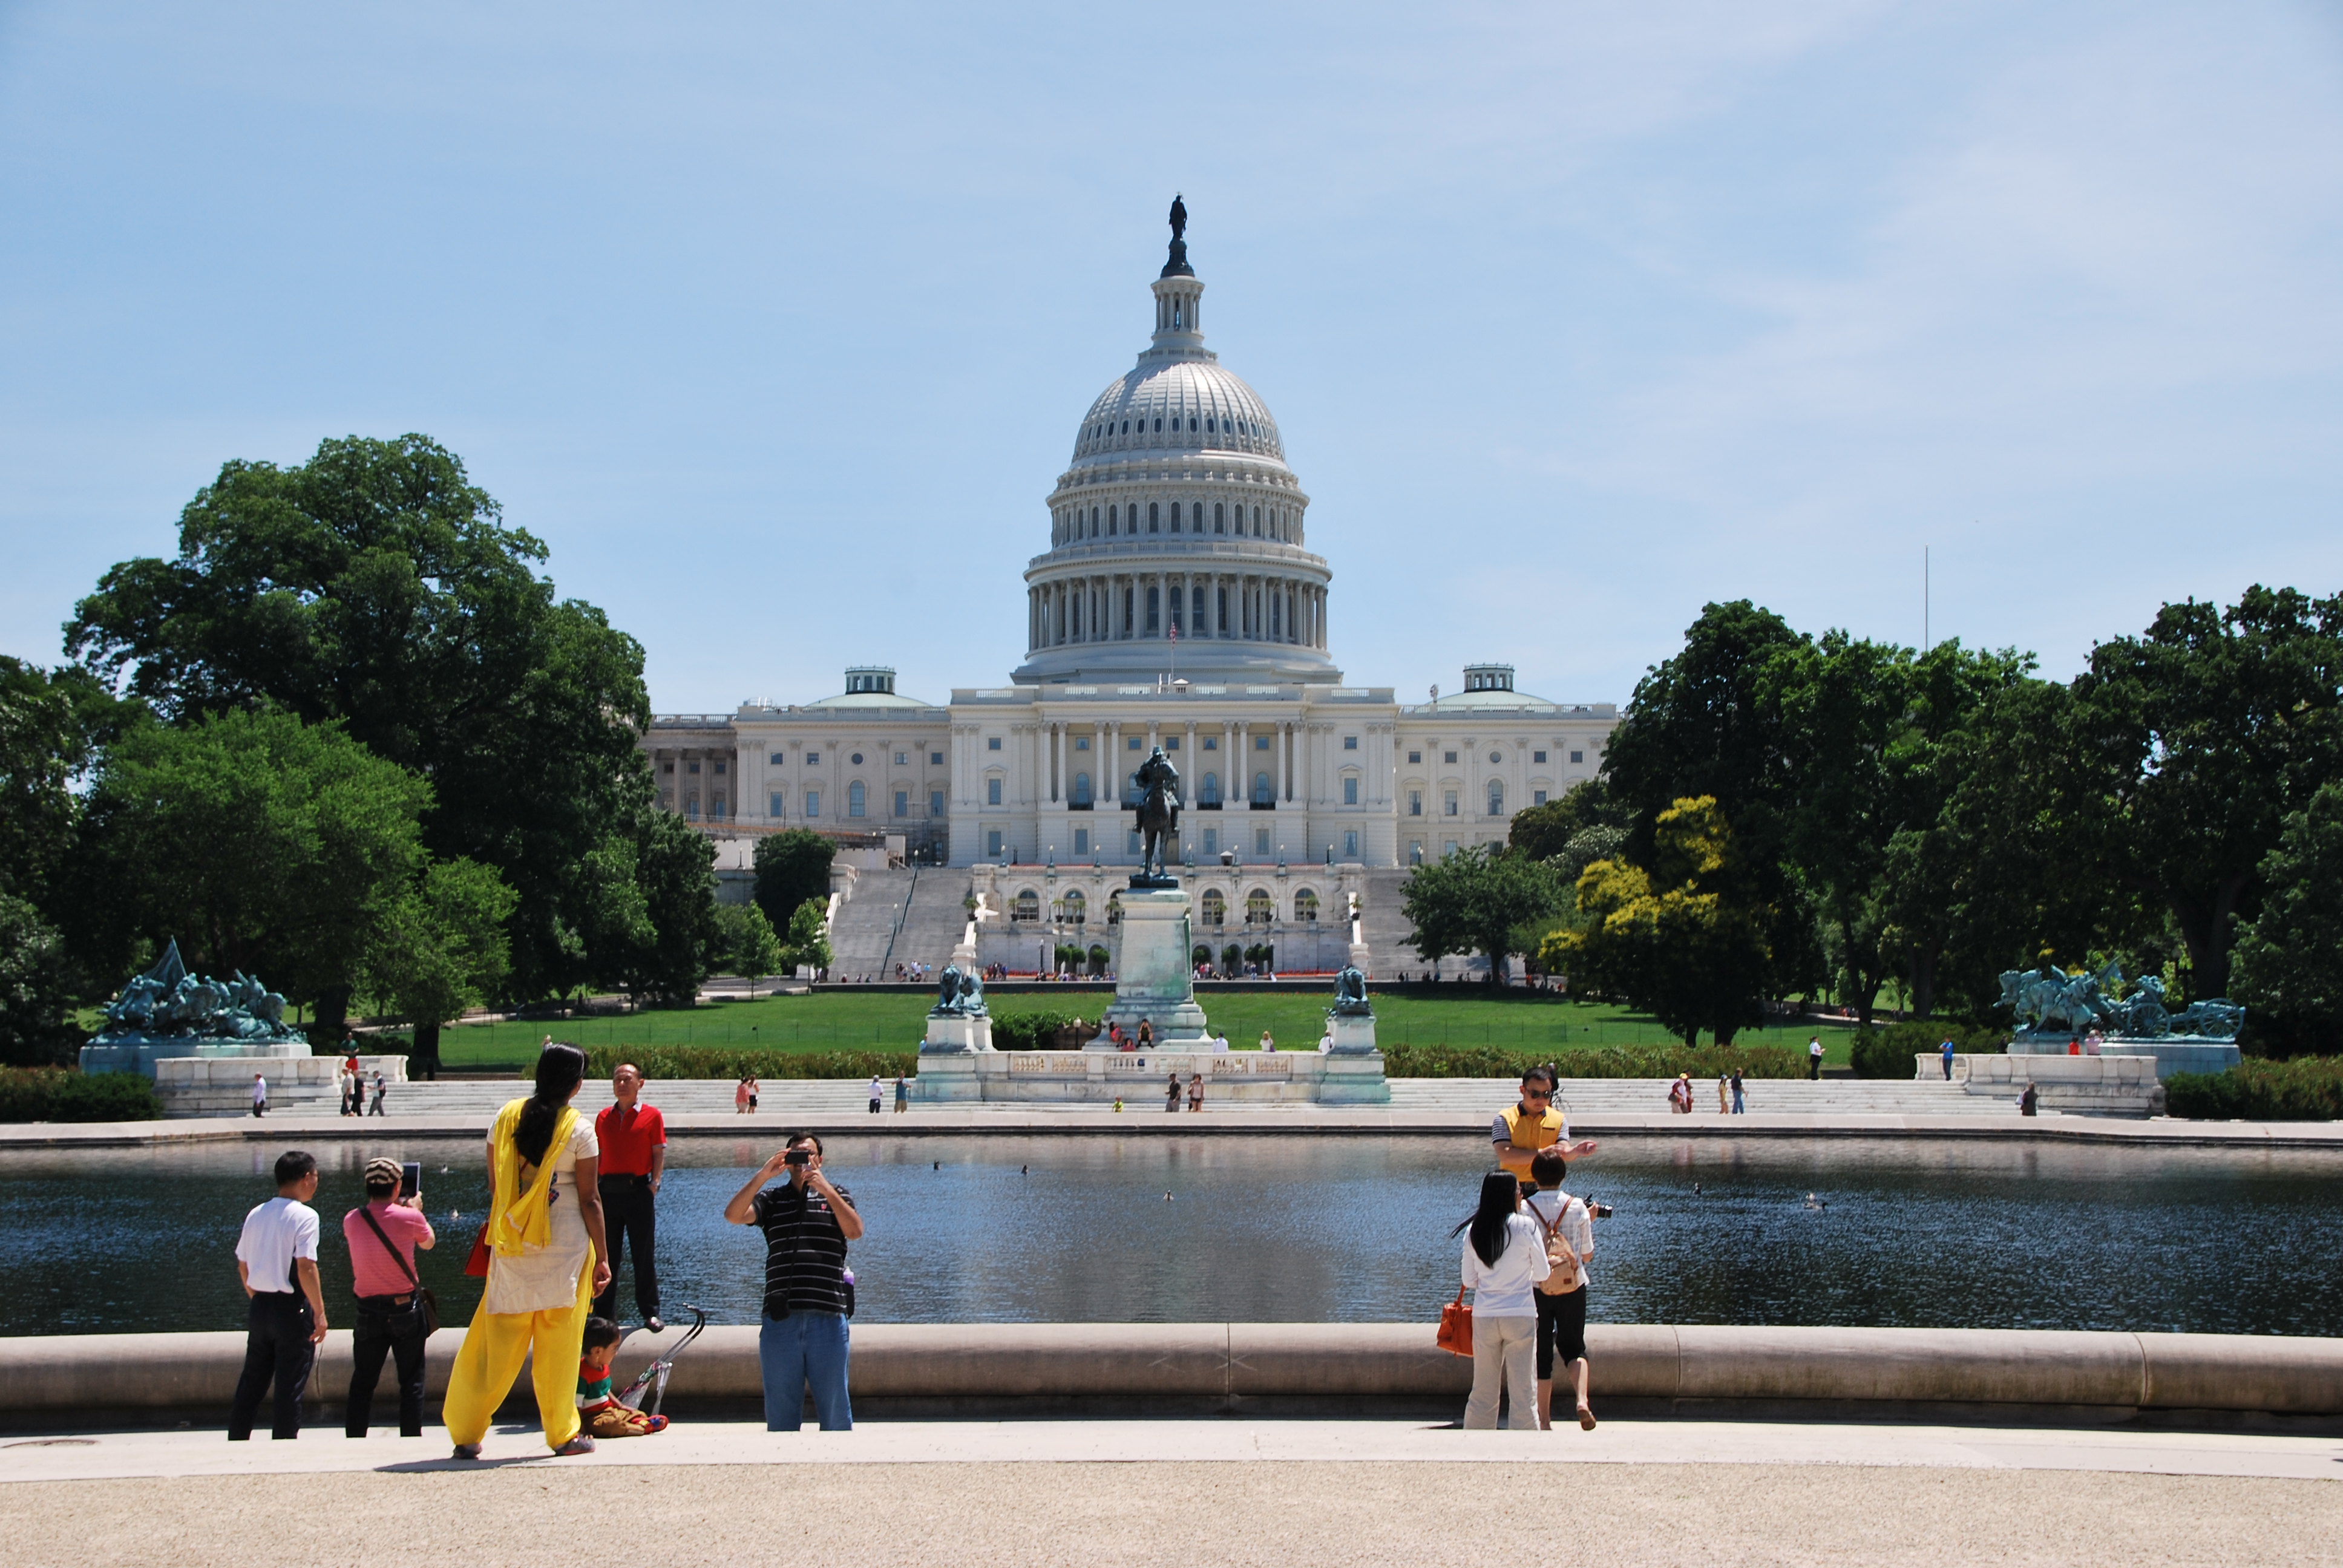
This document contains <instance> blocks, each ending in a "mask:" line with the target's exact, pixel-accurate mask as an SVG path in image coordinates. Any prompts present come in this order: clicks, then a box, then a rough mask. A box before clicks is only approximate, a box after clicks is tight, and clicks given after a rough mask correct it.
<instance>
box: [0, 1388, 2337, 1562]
mask: <svg viewBox="0 0 2343 1568" xmlns="http://www.w3.org/2000/svg"><path fill="white" fill-rule="evenodd" d="M35 1441H37V1440H35ZM446 1452H447V1450H446V1445H445V1439H444V1436H443V1435H442V1434H441V1433H439V1432H436V1431H435V1432H432V1433H431V1435H429V1436H427V1437H425V1438H420V1439H416V1440H413V1441H403V1440H400V1439H397V1438H391V1437H374V1438H369V1439H367V1440H365V1441H363V1442H350V1441H348V1440H347V1439H344V1438H342V1437H341V1436H340V1435H339V1434H338V1433H337V1432H317V1433H313V1434H311V1435H309V1436H307V1437H305V1438H303V1439H302V1440H301V1441H299V1442H291V1443H271V1442H265V1441H264V1442H252V1443H250V1444H237V1445H235V1446H234V1447H231V1446H230V1445H229V1444H228V1443H227V1442H226V1441H224V1440H223V1439H222V1438H221V1436H220V1435H219V1434H218V1433H217V1432H200V1433H198V1432H185V1433H172V1434H139V1435H126V1436H121V1437H103V1438H99V1439H97V1440H96V1441H95V1442H88V1443H87V1444H86V1445H77V1446H69V1447H55V1446H23V1445H21V1444H12V1445H7V1446H0V1480H5V1481H6V1482H9V1483H12V1484H9V1485H7V1486H6V1487H5V1492H0V1495H5V1497H6V1498H7V1501H8V1502H9V1503H11V1504H12V1505H13V1508H12V1518H11V1521H10V1526H9V1559H10V1561H11V1562H12V1563H22V1564H25V1565H26V1568H48V1565H50V1564H59V1565H63V1564H71V1565H73V1568H91V1565H94V1564H107V1563H157V1562H168V1563H174V1564H175V1565H179V1568H210V1565H212V1564H223V1565H225V1564H236V1568H246V1565H248V1564H250V1563H253V1562H254V1561H255V1560H256V1558H266V1560H271V1561H286V1562H297V1563H366V1564H368V1565H369V1568H380V1565H386V1564H390V1565H403V1564H407V1563H414V1564H417V1565H422V1564H430V1565H433V1568H438V1565H440V1564H445V1563H566V1562H593V1561H600V1560H603V1559H606V1558H613V1557H615V1558H617V1559H618V1560H622V1561H628V1560H636V1559H641V1560H648V1561H652V1562H659V1563H670V1562H673V1563H756V1564H758V1565H759V1568H765V1565H768V1564H769V1563H772V1562H773V1561H774V1560H775V1559H776V1558H777V1557H782V1556H786V1557H788V1558H790V1559H793V1560H798V1561H805V1562H811V1563H821V1564H823V1565H824V1568H831V1565H837V1568H861V1565H863V1564H866V1563H867V1564H874V1565H876V1564H887V1565H889V1568H893V1565H896V1564H900V1563H902V1562H904V1561H905V1560H906V1559H907V1558H910V1559H932V1558H941V1559H943V1560H946V1561H949V1562H950V1563H952V1564H954V1565H955V1568H969V1565H982V1568H991V1565H992V1564H1003V1565H1007V1564H1015V1565H1018V1568H1026V1565H1029V1564H1060V1563H1063V1564H1070V1565H1071V1564H1080V1565H1081V1568H1123V1565H1125V1564H1130V1565H1131V1568H1140V1565H1141V1564H1144V1565H1147V1568H1154V1565H1156V1564H1160V1563H1164V1562H1166V1561H1175V1562H1180V1563H1197V1564H1205V1563H1212V1564H1218V1563H1231V1564H1247V1565H1251V1564H1256V1563H1257V1564H1263V1565H1274V1568H1292V1565H1293V1564H1295V1563H1312V1564H1328V1565H1339V1568H1347V1565H1350V1564H1359V1563H1407V1564H1412V1565H1413V1564H1427V1563H1437V1564H1449V1563H1454V1564H1460V1565H1462V1564H1468V1563H1483V1562H1487V1561H1489V1560H1490V1558H1491V1557H1492V1555H1493V1553H1502V1554H1508V1555H1510V1554H1521V1555H1525V1556H1529V1557H1532V1558H1537V1557H1539V1556H1541V1555H1544V1554H1548V1552H1547V1549H1548V1548H1549V1547H1553V1546H1554V1545H1555V1543H1565V1545H1566V1552H1565V1556H1566V1559H1567V1560H1569V1561H1574V1562H1592V1563H1605V1564H1641V1563H1701V1564H1712V1563H1834V1564H1835V1563H1846V1564H1850V1565H1853V1564H1863V1565H1865V1568H1872V1565H1877V1564H1896V1565H1899V1568H1900V1565H1902V1564H1914V1565H1926V1568H1944V1565H1945V1564H1946V1563H1965V1562H1980V1561H1984V1562H2003V1563H2057V1564H2075V1565H2088V1568H2096V1565H2097V1564H2100V1563H2107V1564H2121V1565H2123V1568H2132V1565H2134V1564H2137V1563H2257V1564H2270V1563H2331V1562H2333V1561H2334V1543H2335V1541H2336V1540H2337V1538H2338V1533H2343V1487H2338V1486H2336V1485H2334V1484H2332V1482H2333V1481H2334V1480H2335V1479H2336V1478H2337V1476H2338V1473H2343V1464H2338V1455H2343V1445H2338V1443H2337V1442H2335V1441H2333V1440H2331V1439H2318V1440H2313V1439H2296V1438H2273V1437H2262V1436H2218V1437H2206V1436H2202V1435H2184V1434H2172V1435H2169V1436H2160V1435H2157V1434H2143V1433H2108V1432H2043V1431H2024V1432H1999V1431H1989V1430H1976V1429H1966V1428H1956V1429H1948V1428H1936V1427H1874V1426H1863V1427H1830V1426H1820V1427H1815V1426H1779V1425H1762V1424H1747V1425H1744V1424H1736V1423H1724V1424H1709V1423H1696V1422H1658V1423H1650V1424H1638V1423H1630V1422H1614V1423H1609V1424H1606V1425H1604V1427H1603V1428H1601V1429H1600V1430H1598V1431H1597V1432H1592V1433H1584V1432H1577V1431H1575V1430H1569V1431H1564V1432H1552V1433H1539V1432H1455V1431H1450V1430H1442V1429H1436V1428H1429V1429H1428V1428H1423V1427H1418V1426H1406V1425H1393V1424H1387V1423H1373V1422H1363V1423H1353V1422H1332V1423H1322V1422H1276V1423H1270V1422H1136V1423H1116V1422H1081V1423H1071V1424H1061V1423H1053V1422H1018V1423H1008V1424H1000V1425H992V1424H967V1425H963V1424H952V1425H929V1424H902V1425H883V1426H882V1425H869V1426H865V1427H864V1428H862V1429H861V1430H860V1431H858V1432H851V1433H836V1434H823V1433H819V1432H805V1433H799V1434H769V1433H766V1432H762V1431H760V1430H759V1429H756V1428H754V1427H749V1426H742V1425H720V1424H707V1425H696V1426H686V1427H679V1428H677V1429H675V1430H674V1431H672V1432H668V1433H665V1434H662V1435H660V1436H659V1437H655V1438H647V1439H639V1440H634V1441H629V1442H609V1443H605V1444H604V1445H603V1448H602V1451H601V1452H598V1453H595V1454H592V1455H589V1456H585V1457H582V1458H578V1459H568V1460H554V1459H551V1458H549V1457H547V1456H546V1454H545V1450H544V1448H543V1445H542V1443H541V1442H539V1441H538V1438H537V1437H536V1435H535V1434H534V1433H533V1432H523V1431H514V1430H505V1431H499V1432H496V1433H493V1434H491V1436H490V1438H489V1441H488V1455H487V1457H488V1462H485V1463H479V1464H471V1465H460V1466H459V1465H455V1464H452V1463H448V1462H444V1455H445V1454H446ZM1548 1464H1552V1465H1554V1466H1555V1468H1547V1465H1548ZM1574 1464H1575V1465H1578V1466H1582V1467H1584V1468H1580V1469H1578V1470H1577V1472H1576V1473H1572V1471H1571V1470H1569V1469H1565V1468H1561V1467H1562V1466H1568V1465H1574Z"/></svg>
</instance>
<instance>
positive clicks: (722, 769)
mask: <svg viewBox="0 0 2343 1568" xmlns="http://www.w3.org/2000/svg"><path fill="white" fill-rule="evenodd" d="M716 771H717V772H719V773H721V772H723V771H724V764H723V763H721V762H719V763H718V764H717V765H716Z"/></svg>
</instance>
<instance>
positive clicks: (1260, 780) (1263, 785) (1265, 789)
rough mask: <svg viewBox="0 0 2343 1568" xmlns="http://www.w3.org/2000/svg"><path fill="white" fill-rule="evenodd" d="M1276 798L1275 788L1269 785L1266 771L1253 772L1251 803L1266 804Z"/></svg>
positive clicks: (1269, 803) (1271, 802)
mask: <svg viewBox="0 0 2343 1568" xmlns="http://www.w3.org/2000/svg"><path fill="white" fill-rule="evenodd" d="M1276 799H1277V793H1276V791H1275V790H1273V789H1271V788H1270V785H1269V775H1268V774H1266V773H1256V774H1254V775H1253V776H1252V803H1253V804H1254V805H1256V806H1267V805H1271V804H1273V803H1274V802H1275V801H1276Z"/></svg>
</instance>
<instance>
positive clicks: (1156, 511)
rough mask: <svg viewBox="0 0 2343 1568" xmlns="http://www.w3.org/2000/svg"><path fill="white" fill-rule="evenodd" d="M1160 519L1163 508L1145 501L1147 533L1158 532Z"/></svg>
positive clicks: (1159, 530)
mask: <svg viewBox="0 0 2343 1568" xmlns="http://www.w3.org/2000/svg"><path fill="white" fill-rule="evenodd" d="M1158 423H1159V424H1160V423H1161V421H1160V420H1159V421H1158ZM1162 519H1163V508H1161V507H1159V506H1158V505H1156V504H1155V503H1154V502H1153V501H1150V502H1148V503H1147V531H1148V532H1149V533H1151V534H1152V533H1160V532H1161V524H1162Z"/></svg>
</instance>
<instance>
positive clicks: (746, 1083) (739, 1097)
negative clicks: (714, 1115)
mask: <svg viewBox="0 0 2343 1568" xmlns="http://www.w3.org/2000/svg"><path fill="white" fill-rule="evenodd" d="M756 1109H757V1075H756V1074H755V1073H753V1072H744V1073H742V1074H741V1075H740V1081H739V1083H737V1084H735V1085H733V1088H732V1114H734V1115H735V1116H746V1115H748V1114H749V1112H750V1111H754V1110H756Z"/></svg>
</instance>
